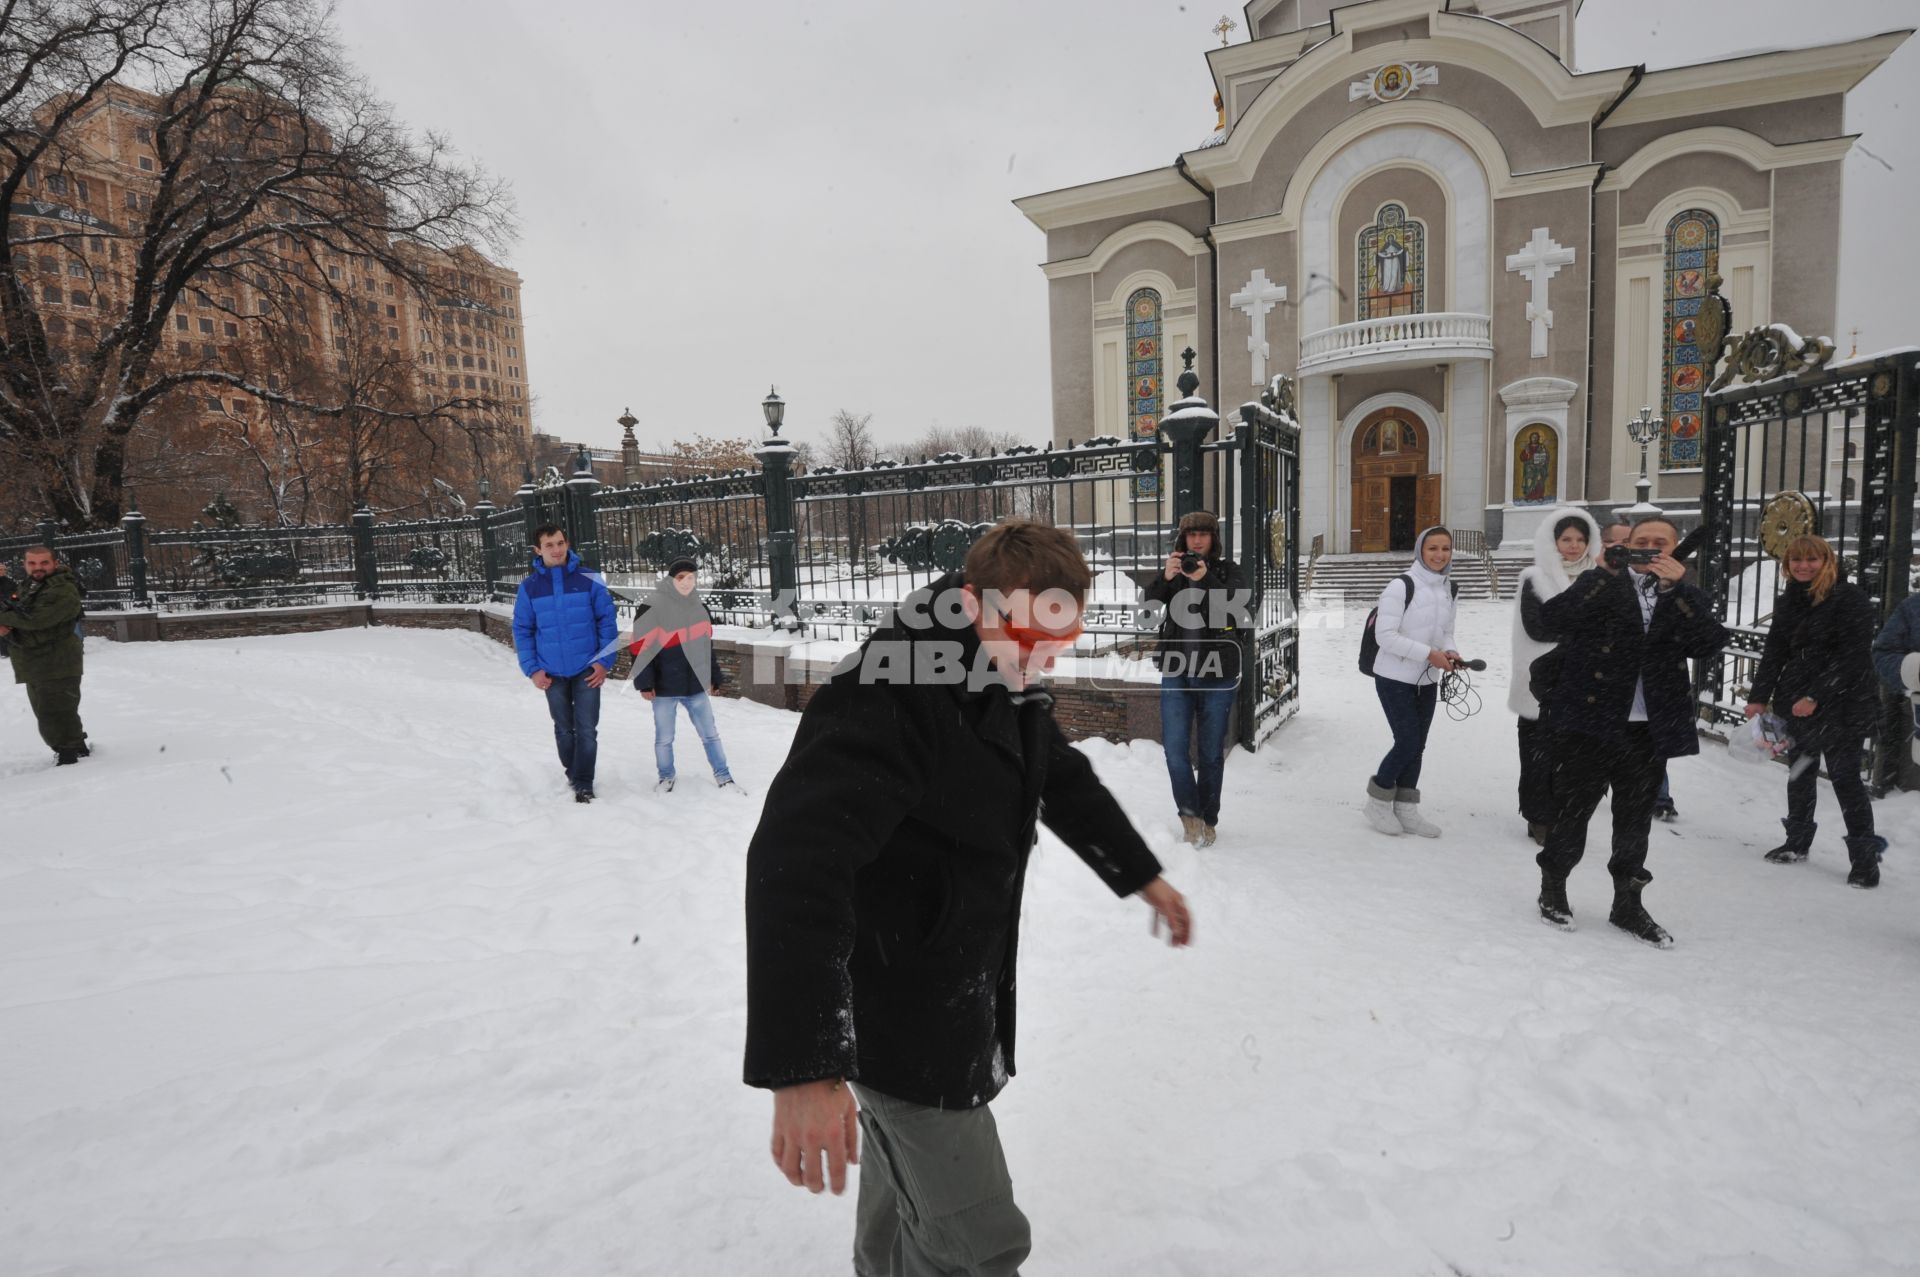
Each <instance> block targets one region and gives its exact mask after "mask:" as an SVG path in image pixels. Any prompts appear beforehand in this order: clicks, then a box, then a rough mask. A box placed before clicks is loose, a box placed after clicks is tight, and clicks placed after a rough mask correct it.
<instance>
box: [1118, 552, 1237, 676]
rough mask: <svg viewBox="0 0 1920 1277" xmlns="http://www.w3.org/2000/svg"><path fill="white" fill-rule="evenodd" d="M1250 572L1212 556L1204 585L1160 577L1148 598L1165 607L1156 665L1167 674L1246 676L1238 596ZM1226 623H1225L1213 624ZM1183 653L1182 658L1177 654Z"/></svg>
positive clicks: (1150, 587)
mask: <svg viewBox="0 0 1920 1277" xmlns="http://www.w3.org/2000/svg"><path fill="white" fill-rule="evenodd" d="M1247 588H1248V586H1247V577H1246V573H1244V572H1242V571H1241V570H1240V565H1239V564H1237V563H1235V562H1234V561H1233V560H1232V559H1222V558H1210V559H1208V560H1207V574H1206V576H1204V577H1202V578H1201V579H1200V580H1198V581H1189V580H1188V579H1187V578H1186V577H1184V576H1177V577H1175V578H1173V579H1172V580H1171V581H1169V580H1168V579H1167V577H1166V574H1165V572H1160V573H1158V574H1156V575H1155V576H1154V578H1153V580H1152V581H1150V582H1149V583H1148V584H1147V587H1146V589H1145V590H1143V591H1142V594H1143V595H1144V596H1145V597H1146V598H1147V599H1148V600H1150V601H1152V602H1155V603H1160V604H1163V605H1165V607H1166V614H1165V615H1164V616H1163V617H1162V618H1161V620H1160V648H1159V651H1158V653H1157V654H1156V660H1155V663H1156V664H1157V665H1158V666H1159V668H1160V670H1161V672H1162V673H1188V674H1192V673H1205V674H1213V673H1216V672H1217V673H1218V674H1219V676H1220V677H1222V678H1235V679H1237V678H1238V677H1239V676H1240V630H1239V627H1238V626H1237V625H1236V623H1235V622H1236V621H1237V619H1238V617H1237V614H1236V613H1235V612H1234V610H1233V608H1232V607H1231V606H1229V603H1230V600H1232V598H1233V596H1234V595H1235V594H1236V593H1238V592H1240V591H1243V590H1245V589H1247ZM1213 622H1220V624H1213ZM1176 653H1177V654H1178V657H1177V659H1176V658H1175V654H1176Z"/></svg>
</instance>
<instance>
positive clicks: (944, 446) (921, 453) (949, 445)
mask: <svg viewBox="0 0 1920 1277" xmlns="http://www.w3.org/2000/svg"><path fill="white" fill-rule="evenodd" d="M1027 442H1028V440H1026V439H1023V438H1022V437H1021V436H1020V435H1019V434H1018V433H1017V432H1015V431H1012V430H989V429H987V428H986V427H985V426H929V427H928V428H927V430H926V432H925V433H924V434H922V435H921V436H920V437H919V438H918V439H914V440H911V441H910V442H909V443H908V444H907V445H906V449H907V455H908V456H910V457H913V458H914V459H915V460H918V459H920V458H921V457H937V456H939V455H940V454H941V453H943V452H958V453H962V454H964V455H966V456H969V457H990V456H992V455H994V454H995V453H998V452H1005V451H1006V450H1007V449H1008V448H1013V447H1018V446H1019V445H1021V444H1024V443H1027Z"/></svg>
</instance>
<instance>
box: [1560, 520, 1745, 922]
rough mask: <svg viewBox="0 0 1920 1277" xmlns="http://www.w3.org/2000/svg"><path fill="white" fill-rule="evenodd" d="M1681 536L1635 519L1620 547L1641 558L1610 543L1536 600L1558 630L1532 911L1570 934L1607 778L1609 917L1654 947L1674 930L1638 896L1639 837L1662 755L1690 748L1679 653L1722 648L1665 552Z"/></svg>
mask: <svg viewBox="0 0 1920 1277" xmlns="http://www.w3.org/2000/svg"><path fill="white" fill-rule="evenodd" d="M1679 539H1680V534H1679V531H1678V530H1677V529H1676V528H1675V527H1674V525H1673V524H1672V523H1670V522H1668V521H1667V520H1666V519H1662V518H1657V517H1655V518H1646V519H1642V520H1640V521H1639V522H1638V523H1636V524H1634V527H1633V536H1632V538H1631V539H1630V540H1629V541H1628V545H1629V547H1630V548H1631V549H1632V550H1634V551H1639V552H1640V553H1641V555H1643V556H1645V555H1648V554H1649V553H1650V554H1651V558H1650V561H1648V562H1644V563H1634V564H1632V565H1631V567H1628V566H1626V565H1624V564H1622V563H1621V562H1619V561H1618V559H1617V557H1615V556H1618V555H1619V554H1620V551H1619V550H1618V549H1615V550H1612V551H1610V552H1609V557H1608V559H1606V560H1603V562H1602V564H1601V566H1599V567H1597V568H1592V569H1590V570H1588V571H1587V572H1584V573H1582V574H1581V576H1580V578H1579V579H1578V580H1576V581H1575V582H1574V583H1573V584H1572V585H1571V586H1569V587H1568V588H1567V589H1566V590H1565V591H1563V592H1562V593H1561V594H1559V595H1557V596H1556V597H1554V598H1552V599H1549V600H1548V601H1547V602H1546V604H1545V605H1544V606H1543V607H1542V608H1541V612H1542V615H1543V616H1544V617H1545V619H1546V623H1547V625H1548V626H1549V627H1551V629H1552V630H1553V631H1554V632H1555V633H1557V634H1563V635H1565V636H1566V638H1565V639H1564V641H1563V642H1562V643H1561V645H1560V649H1559V650H1560V652H1561V653H1562V654H1563V655H1562V659H1561V664H1560V677H1559V679H1558V681H1557V682H1556V684H1555V686H1554V688H1553V692H1552V698H1551V704H1550V707H1549V708H1550V716H1551V720H1552V722H1553V729H1554V745H1553V748H1554V773H1553V783H1554V799H1555V802H1556V804H1557V805H1558V807H1559V813H1558V815H1557V816H1556V818H1555V820H1554V823H1553V829H1552V831H1551V832H1550V833H1548V835H1547V841H1546V845H1545V846H1544V847H1542V848H1541V850H1540V854H1539V855H1538V856H1536V857H1535V858H1534V859H1535V861H1536V863H1538V864H1539V866H1540V916H1541V917H1542V918H1543V919H1545V920H1546V921H1547V922H1549V923H1552V924H1553V925H1554V926H1557V927H1562V928H1564V929H1566V930H1569V931H1571V930H1572V929H1573V910H1572V908H1571V907H1570V906H1569V905H1568V904H1567V875H1568V874H1570V873H1572V872H1573V867H1574V866H1575V865H1577V864H1579V863H1580V857H1581V856H1582V855H1583V854H1584V853H1585V851H1586V847H1587V821H1588V820H1589V819H1591V818H1592V816H1593V813H1594V811H1595V809H1596V808H1598V807H1599V805H1600V799H1601V797H1602V796H1603V795H1604V794H1605V793H1606V791H1607V786H1608V785H1612V786H1613V857H1612V859H1610V860H1609V861H1608V862H1607V871H1608V873H1610V874H1611V875H1612V876H1613V892H1614V894H1613V909H1612V912H1611V913H1610V914H1609V915H1608V919H1607V920H1608V921H1609V922H1611V923H1612V924H1613V925H1614V926H1616V927H1619V928H1620V929H1621V930H1623V931H1627V932H1629V933H1631V934H1633V935H1634V936H1637V937H1638V938H1640V939H1641V940H1644V941H1646V942H1647V943H1649V944H1652V945H1655V946H1657V947H1659V948H1662V949H1664V948H1668V947H1670V946H1671V945H1672V944H1673V937H1672V936H1671V935H1669V934H1668V933H1667V931H1666V929H1665V928H1664V927H1662V926H1660V924H1659V923H1657V922H1655V921H1654V920H1653V919H1652V918H1651V917H1650V916H1648V914H1647V911H1646V906H1645V905H1644V903H1643V902H1642V900H1641V891H1642V890H1643V889H1644V888H1645V887H1646V885H1647V884H1648V883H1649V882H1651V881H1653V875H1652V874H1650V873H1648V872H1647V868H1646V864H1647V835H1648V832H1649V830H1651V828H1652V826H1653V808H1654V802H1655V800H1656V799H1657V798H1658V797H1659V793H1660V780H1661V777H1662V775H1663V774H1664V773H1665V770H1666V763H1667V760H1668V759H1669V758H1677V757H1680V756H1681V755H1683V754H1697V753H1699V752H1700V742H1699V736H1698V733H1697V729H1696V727H1695V722H1696V717H1697V710H1698V707H1697V705H1696V704H1695V702H1694V698H1693V680H1692V676H1691V673H1690V671H1689V667H1688V665H1687V662H1688V660H1689V659H1692V660H1705V659H1706V658H1708V657H1710V656H1713V655H1714V654H1716V653H1717V652H1719V650H1720V649H1721V648H1722V647H1724V646H1725V645H1726V642H1727V631H1726V628H1725V627H1724V626H1722V625H1721V624H1720V622H1719V621H1717V620H1715V619H1714V616H1713V610H1712V607H1711V605H1710V604H1709V603H1708V602H1707V597H1706V595H1704V594H1702V593H1701V592H1700V591H1699V590H1698V589H1696V588H1695V587H1693V586H1691V585H1687V584H1686V583H1685V582H1684V581H1683V580H1682V578H1683V577H1685V576H1686V566H1685V565H1684V564H1683V563H1681V562H1679V561H1678V560H1676V559H1674V558H1673V549H1674V546H1675V545H1677V544H1678V543H1679Z"/></svg>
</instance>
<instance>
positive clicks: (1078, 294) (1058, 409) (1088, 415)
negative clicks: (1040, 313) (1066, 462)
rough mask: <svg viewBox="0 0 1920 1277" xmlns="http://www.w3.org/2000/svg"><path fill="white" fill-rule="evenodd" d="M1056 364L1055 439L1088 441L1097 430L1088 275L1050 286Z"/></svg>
mask: <svg viewBox="0 0 1920 1277" xmlns="http://www.w3.org/2000/svg"><path fill="white" fill-rule="evenodd" d="M1047 308H1048V318H1049V331H1050V332H1051V333H1052V341H1051V343H1050V345H1051V347H1052V350H1051V355H1052V361H1053V438H1054V442H1056V443H1064V442H1065V441H1067V440H1068V439H1088V438H1091V437H1092V436H1093V434H1094V429H1093V402H1094V400H1093V291H1092V289H1091V287H1090V286H1089V281H1088V279H1087V277H1086V276H1085V275H1074V276H1071V277H1069V278H1067V279H1056V280H1051V281H1049V282H1048V285H1047Z"/></svg>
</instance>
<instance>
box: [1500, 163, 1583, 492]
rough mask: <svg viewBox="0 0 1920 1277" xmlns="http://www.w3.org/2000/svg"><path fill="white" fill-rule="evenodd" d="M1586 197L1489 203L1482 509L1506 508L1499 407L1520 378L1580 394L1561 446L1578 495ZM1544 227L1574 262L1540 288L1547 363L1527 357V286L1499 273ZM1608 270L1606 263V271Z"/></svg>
mask: <svg viewBox="0 0 1920 1277" xmlns="http://www.w3.org/2000/svg"><path fill="white" fill-rule="evenodd" d="M1588 200H1589V196H1588V194H1587V192H1585V191H1582V190H1570V191H1547V192H1543V193H1541V194H1539V195H1529V196H1526V197H1524V198H1520V199H1505V200H1499V201H1496V202H1495V204H1494V206H1493V223H1494V231H1493V266H1494V282H1493V332H1492V335H1493V367H1492V370H1491V371H1492V377H1493V389H1494V392H1495V393H1494V396H1493V399H1492V401H1491V402H1490V404H1489V411H1490V412H1491V413H1492V414H1494V415H1495V416H1496V417H1498V418H1499V420H1498V421H1496V422H1493V423H1492V425H1491V427H1490V428H1489V429H1488V431H1487V501H1488V503H1489V504H1491V505H1501V504H1504V503H1505V502H1506V500H1507V497H1508V494H1509V492H1510V489H1509V488H1508V486H1507V482H1508V473H1507V472H1508V469H1509V458H1508V453H1507V447H1506V431H1505V428H1504V420H1505V417H1504V414H1505V409H1504V408H1503V407H1502V406H1501V404H1500V399H1499V393H1498V392H1499V390H1500V388H1501V387H1502V386H1507V385H1511V384H1512V383H1514V382H1516V381H1519V380H1521V379H1522V378H1526V377H1562V378H1565V379H1566V380H1568V381H1571V382H1573V383H1575V384H1576V385H1578V386H1580V387H1581V389H1580V390H1577V391H1575V392H1574V396H1573V400H1572V402H1571V403H1569V404H1568V406H1567V422H1568V429H1567V437H1566V438H1564V439H1562V440H1561V441H1560V442H1561V446H1562V447H1563V448H1565V449H1567V458H1568V463H1569V464H1568V466H1567V486H1566V491H1568V492H1578V491H1580V484H1581V482H1582V479H1583V477H1584V476H1583V475H1582V473H1581V467H1580V466H1579V465H1578V464H1577V462H1578V460H1579V458H1580V455H1581V453H1582V451H1583V450H1584V448H1585V443H1584V441H1583V439H1582V438H1581V435H1582V434H1583V426H1584V423H1585V421H1586V415H1587V401H1586V384H1587V331H1588V320H1589V316H1588V305H1589V298H1590V294H1589V291H1588V279H1589V278H1590V275H1591V271H1590V265H1591V263H1589V261H1588V260H1587V256H1588V253H1589V251H1590V249H1589V247H1588V243H1587V219H1588ZM1537 226H1544V227H1546V228H1547V234H1548V235H1550V236H1552V238H1553V241H1554V243H1556V244H1559V245H1560V246H1561V247H1563V248H1571V249H1573V250H1574V253H1575V254H1576V256H1575V257H1574V260H1573V262H1572V263H1571V264H1569V265H1566V266H1562V267H1561V268H1560V270H1559V272H1558V273H1557V274H1556V275H1554V277H1553V278H1552V280H1550V281H1549V282H1548V284H1547V307H1548V309H1550V310H1552V311H1553V327H1552V328H1550V329H1548V330H1547V355H1546V358H1544V359H1535V358H1534V357H1533V325H1532V323H1531V322H1530V321H1529V320H1528V319H1527V302H1528V300H1529V299H1530V298H1531V297H1532V296H1533V286H1532V284H1531V283H1530V282H1529V281H1528V280H1527V278H1526V277H1525V276H1523V275H1519V274H1516V273H1515V272H1512V271H1509V270H1507V269H1506V261H1507V256H1508V255H1509V254H1511V253H1517V252H1519V251H1521V249H1523V248H1524V247H1525V246H1526V244H1527V242H1528V241H1529V240H1531V239H1532V238H1533V231H1534V228H1535V227H1537ZM1607 267H1608V269H1609V270H1611V268H1612V263H1611V262H1610V261H1609V262H1608V263H1607Z"/></svg>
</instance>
